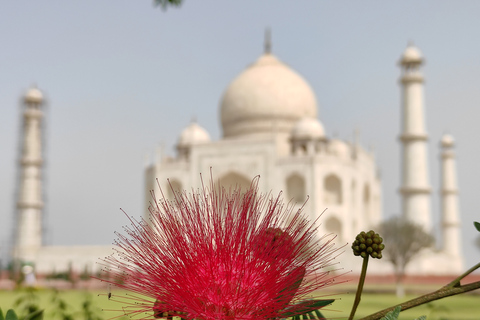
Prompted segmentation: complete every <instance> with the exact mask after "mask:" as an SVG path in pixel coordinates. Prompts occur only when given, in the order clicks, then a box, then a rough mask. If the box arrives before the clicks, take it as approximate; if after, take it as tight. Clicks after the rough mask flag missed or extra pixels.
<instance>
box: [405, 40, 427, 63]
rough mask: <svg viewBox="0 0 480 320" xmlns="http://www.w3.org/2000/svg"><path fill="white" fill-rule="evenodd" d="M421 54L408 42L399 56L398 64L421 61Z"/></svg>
mask: <svg viewBox="0 0 480 320" xmlns="http://www.w3.org/2000/svg"><path fill="white" fill-rule="evenodd" d="M422 62H423V56H422V53H421V52H420V50H418V48H417V47H415V46H414V45H413V44H409V45H408V46H407V48H406V49H405V51H404V52H403V54H402V57H401V58H400V64H411V63H422Z"/></svg>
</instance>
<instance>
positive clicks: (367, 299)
mask: <svg viewBox="0 0 480 320" xmlns="http://www.w3.org/2000/svg"><path fill="white" fill-rule="evenodd" d="M352 292H353V290H352ZM124 294H125V293H123V292H115V291H114V292H113V294H112V299H110V300H109V299H108V296H107V292H106V291H90V292H87V291H81V290H66V291H59V292H58V297H59V298H61V299H62V300H64V301H65V302H66V303H67V305H68V308H69V310H70V311H72V312H75V314H76V315H78V316H77V317H75V319H84V318H83V317H81V316H80V314H81V313H80V312H81V310H82V304H83V303H84V302H85V301H88V299H90V300H91V301H92V306H93V307H92V310H94V311H95V313H96V314H97V315H99V316H100V317H101V318H103V319H109V318H113V317H115V316H118V315H120V314H121V312H120V311H105V310H112V309H113V310H121V308H122V304H120V303H118V302H115V300H117V299H118V298H121V297H122V296H124ZM25 295H26V293H25V291H0V308H2V310H4V311H6V310H7V309H9V308H15V307H14V304H15V301H16V300H18V298H20V297H22V296H24V297H25ZM35 295H36V296H37V299H38V300H36V302H37V303H38V304H39V305H40V306H41V307H42V308H44V309H45V313H46V317H45V319H55V318H54V317H53V314H52V312H53V311H52V310H53V309H54V303H53V302H52V297H53V296H54V291H52V290H48V289H41V290H37V291H35ZM329 297H332V298H335V299H336V301H335V302H334V303H333V305H331V306H329V307H326V308H325V309H324V310H323V311H322V312H323V314H324V315H325V316H326V317H328V318H329V319H347V318H348V315H349V313H350V308H351V306H352V304H353V299H354V295H353V294H347V293H345V294H338V295H334V296H332V295H330V296H328V295H327V296H326V297H325V298H329ZM413 297H414V296H407V297H405V299H397V298H396V297H395V295H393V294H374V293H366V294H364V295H363V296H362V301H361V302H360V306H359V308H358V310H357V314H356V316H355V319H360V318H361V317H363V316H367V315H369V314H372V313H374V312H376V311H379V310H381V309H384V308H386V307H390V306H392V305H395V304H397V303H400V302H402V301H405V300H407V299H411V298H413ZM15 309H18V308H15ZM102 309H104V311H102ZM421 315H426V316H427V319H428V320H441V319H442V320H444V319H452V320H476V319H480V297H479V296H478V295H473V294H464V295H459V296H455V297H450V298H446V299H443V300H438V301H435V302H432V303H430V304H428V305H423V306H420V307H417V308H414V309H411V310H407V311H405V312H402V313H401V317H400V319H401V320H413V319H416V318H417V317H419V316H421ZM118 319H121V320H126V319H127V318H126V317H122V318H118Z"/></svg>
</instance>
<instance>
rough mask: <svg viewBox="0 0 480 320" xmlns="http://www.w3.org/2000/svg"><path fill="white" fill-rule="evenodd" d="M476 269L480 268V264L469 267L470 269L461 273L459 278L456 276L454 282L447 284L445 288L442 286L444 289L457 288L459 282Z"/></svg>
mask: <svg viewBox="0 0 480 320" xmlns="http://www.w3.org/2000/svg"><path fill="white" fill-rule="evenodd" d="M478 268H480V262H479V263H477V264H476V265H474V266H473V267H471V268H470V269H468V270H467V271H465V272H464V273H462V274H461V275H460V276H458V277H457V278H455V280H453V281H452V282H450V283H449V284H447V285H446V286H444V288H447V287H448V288H451V287H458V286H460V281H461V280H462V279H463V278H465V277H466V276H468V275H469V274H470V273H472V272H473V271H475V270H477V269H478Z"/></svg>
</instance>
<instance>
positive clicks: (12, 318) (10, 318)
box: [5, 309, 18, 320]
mask: <svg viewBox="0 0 480 320" xmlns="http://www.w3.org/2000/svg"><path fill="white" fill-rule="evenodd" d="M5 320H18V317H17V315H16V314H15V311H13V310H12V309H10V310H8V311H7V314H6V316H5Z"/></svg>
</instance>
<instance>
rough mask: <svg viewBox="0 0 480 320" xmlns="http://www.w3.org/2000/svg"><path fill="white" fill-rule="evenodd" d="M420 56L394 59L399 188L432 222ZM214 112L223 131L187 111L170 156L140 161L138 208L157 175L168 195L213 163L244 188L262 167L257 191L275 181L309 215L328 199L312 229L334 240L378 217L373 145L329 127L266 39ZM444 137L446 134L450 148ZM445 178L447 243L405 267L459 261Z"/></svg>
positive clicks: (443, 268) (446, 270)
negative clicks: (216, 135) (216, 132)
mask: <svg viewBox="0 0 480 320" xmlns="http://www.w3.org/2000/svg"><path fill="white" fill-rule="evenodd" d="M422 63H423V57H422V55H421V53H420V51H419V50H418V49H417V48H416V47H414V46H413V45H409V46H408V47H407V49H406V50H405V52H404V53H403V55H402V56H401V58H400V62H399V65H400V67H401V78H400V83H401V87H402V91H403V95H402V97H403V101H402V113H403V116H402V128H403V129H402V130H403V131H402V133H401V135H400V141H401V144H402V165H403V166H402V172H401V175H402V186H401V188H400V194H401V197H402V213H403V216H404V217H406V218H408V219H411V220H412V221H414V222H416V223H417V224H420V225H422V226H423V227H424V228H425V230H426V231H429V232H430V231H432V215H431V212H430V202H431V195H430V185H429V178H428V166H427V134H426V130H425V120H424V105H423V104H424V102H423V101H424V98H423V76H422V74H421V71H420V67H421V65H422ZM219 113H220V120H221V125H222V132H223V136H222V138H221V139H220V140H218V141H212V140H211V139H210V135H209V134H208V131H207V130H206V129H205V128H203V127H201V126H200V125H199V124H198V123H197V122H196V121H192V122H191V123H190V124H189V125H188V126H187V127H186V128H185V129H184V130H183V131H182V132H180V134H179V137H178V142H177V145H176V149H177V153H176V157H173V158H172V157H168V156H164V155H163V154H161V152H160V153H159V155H158V157H157V159H156V160H155V161H154V162H153V163H150V164H148V166H147V168H146V170H145V182H146V185H145V196H146V199H145V213H146V214H147V212H148V206H149V203H150V202H151V201H152V198H151V195H150V190H155V189H158V187H157V182H156V179H158V181H159V183H160V187H161V188H162V191H163V194H164V195H165V196H166V197H167V198H172V197H173V193H174V192H175V191H183V190H186V191H187V192H189V191H191V190H192V188H194V189H196V188H200V187H201V177H200V175H199V173H203V174H204V176H205V174H206V175H208V174H209V172H210V168H212V171H213V177H214V179H216V180H217V179H218V181H219V183H220V184H222V185H223V186H225V187H226V188H229V187H231V186H235V185H237V186H241V187H243V188H246V187H248V186H249V185H250V182H251V180H252V178H253V177H254V176H256V175H260V177H261V178H260V181H259V189H260V191H262V192H265V193H267V192H269V191H273V194H277V193H278V192H280V191H283V192H284V200H286V201H290V200H291V201H292V203H294V204H295V208H299V207H300V206H302V205H303V204H304V202H305V200H306V199H307V197H308V198H309V199H308V202H307V204H306V205H305V207H304V212H305V213H306V214H307V216H309V217H310V218H311V219H313V220H314V219H316V218H317V217H318V216H319V215H321V214H322V212H323V211H324V210H325V209H326V208H328V209H327V211H326V212H325V214H324V215H323V217H322V218H321V220H320V221H321V225H320V227H319V229H318V230H319V233H320V234H325V233H334V234H336V235H337V239H336V241H335V242H336V243H337V244H345V243H347V242H351V241H353V239H354V237H355V235H356V234H358V233H359V232H360V231H362V230H365V231H368V230H369V229H370V228H373V227H375V226H378V224H379V223H380V222H381V220H382V212H381V211H382V193H381V182H380V177H379V175H378V171H379V170H378V168H377V165H376V161H375V156H374V154H373V153H372V152H370V151H368V150H366V149H365V148H363V147H362V146H360V145H359V144H358V141H356V139H352V141H344V140H341V139H337V138H334V137H329V136H327V134H326V132H325V129H324V124H323V123H322V122H321V120H320V118H319V114H318V105H317V100H316V98H315V93H314V92H313V91H312V89H311V87H310V85H309V84H308V83H307V82H306V81H305V79H303V78H302V77H301V76H300V75H299V74H298V73H297V72H295V71H294V70H292V69H291V68H290V67H289V66H288V65H286V64H285V63H283V62H282V61H280V60H279V59H278V58H277V57H276V56H275V55H273V54H272V53H271V52H270V43H269V41H268V39H267V42H266V45H265V51H264V53H263V54H262V55H261V56H260V57H259V58H258V59H257V60H256V61H255V62H254V63H252V64H251V65H249V66H248V67H247V68H246V69H245V70H244V71H243V72H242V73H240V74H239V75H238V76H237V77H236V78H234V79H233V81H232V82H231V83H230V84H229V85H228V86H227V88H226V89H225V91H224V93H223V97H222V98H221V102H220V112H219ZM352 131H353V130H352ZM443 145H445V143H443ZM452 146H453V142H452V144H449V148H450V147H452ZM446 158H449V159H450V160H451V163H450V164H449V165H448V169H445V170H446V171H445V170H444V176H445V175H446V176H454V175H455V167H454V164H453V161H454V160H453V152H452V151H449V156H448V157H447V156H444V157H443V158H442V159H446ZM167 179H168V181H167ZM450 180H452V179H450ZM445 188H446V189H445ZM445 188H444V187H442V190H443V191H442V199H446V198H447V197H450V200H448V201H449V202H448V203H449V205H447V206H444V207H445V212H444V213H443V216H444V218H443V222H442V226H441V229H442V230H443V231H444V232H443V235H444V243H445V244H446V247H445V249H442V250H425V251H424V252H423V258H422V259H417V260H416V261H413V262H412V263H411V264H410V265H409V267H408V270H407V271H408V272H409V273H412V274H453V273H458V272H460V271H461V270H462V267H463V263H462V257H461V253H460V244H459V241H460V240H459V239H460V232H459V230H460V229H459V228H460V225H459V220H458V212H457V210H458V209H457V205H456V201H457V200H456V191H457V190H456V182H455V181H454V179H453V180H452V184H451V185H450V186H448V187H445ZM447 189H448V191H445V190H447ZM447 229H448V230H449V231H448V232H447V231H446V230H447ZM447 248H448V249H447ZM346 250H350V248H349V247H348V248H346ZM352 258H353V257H352V255H349V254H344V255H342V256H340V257H339V261H340V262H341V263H340V265H341V266H342V267H343V268H344V269H345V270H350V269H352V270H354V271H359V269H360V264H359V263H358V261H357V260H354V258H353V259H352ZM371 269H372V271H373V269H375V272H377V273H392V272H393V269H392V267H391V266H390V264H389V263H386V262H385V259H384V260H381V262H379V263H377V262H376V263H375V264H372V265H371Z"/></svg>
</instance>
